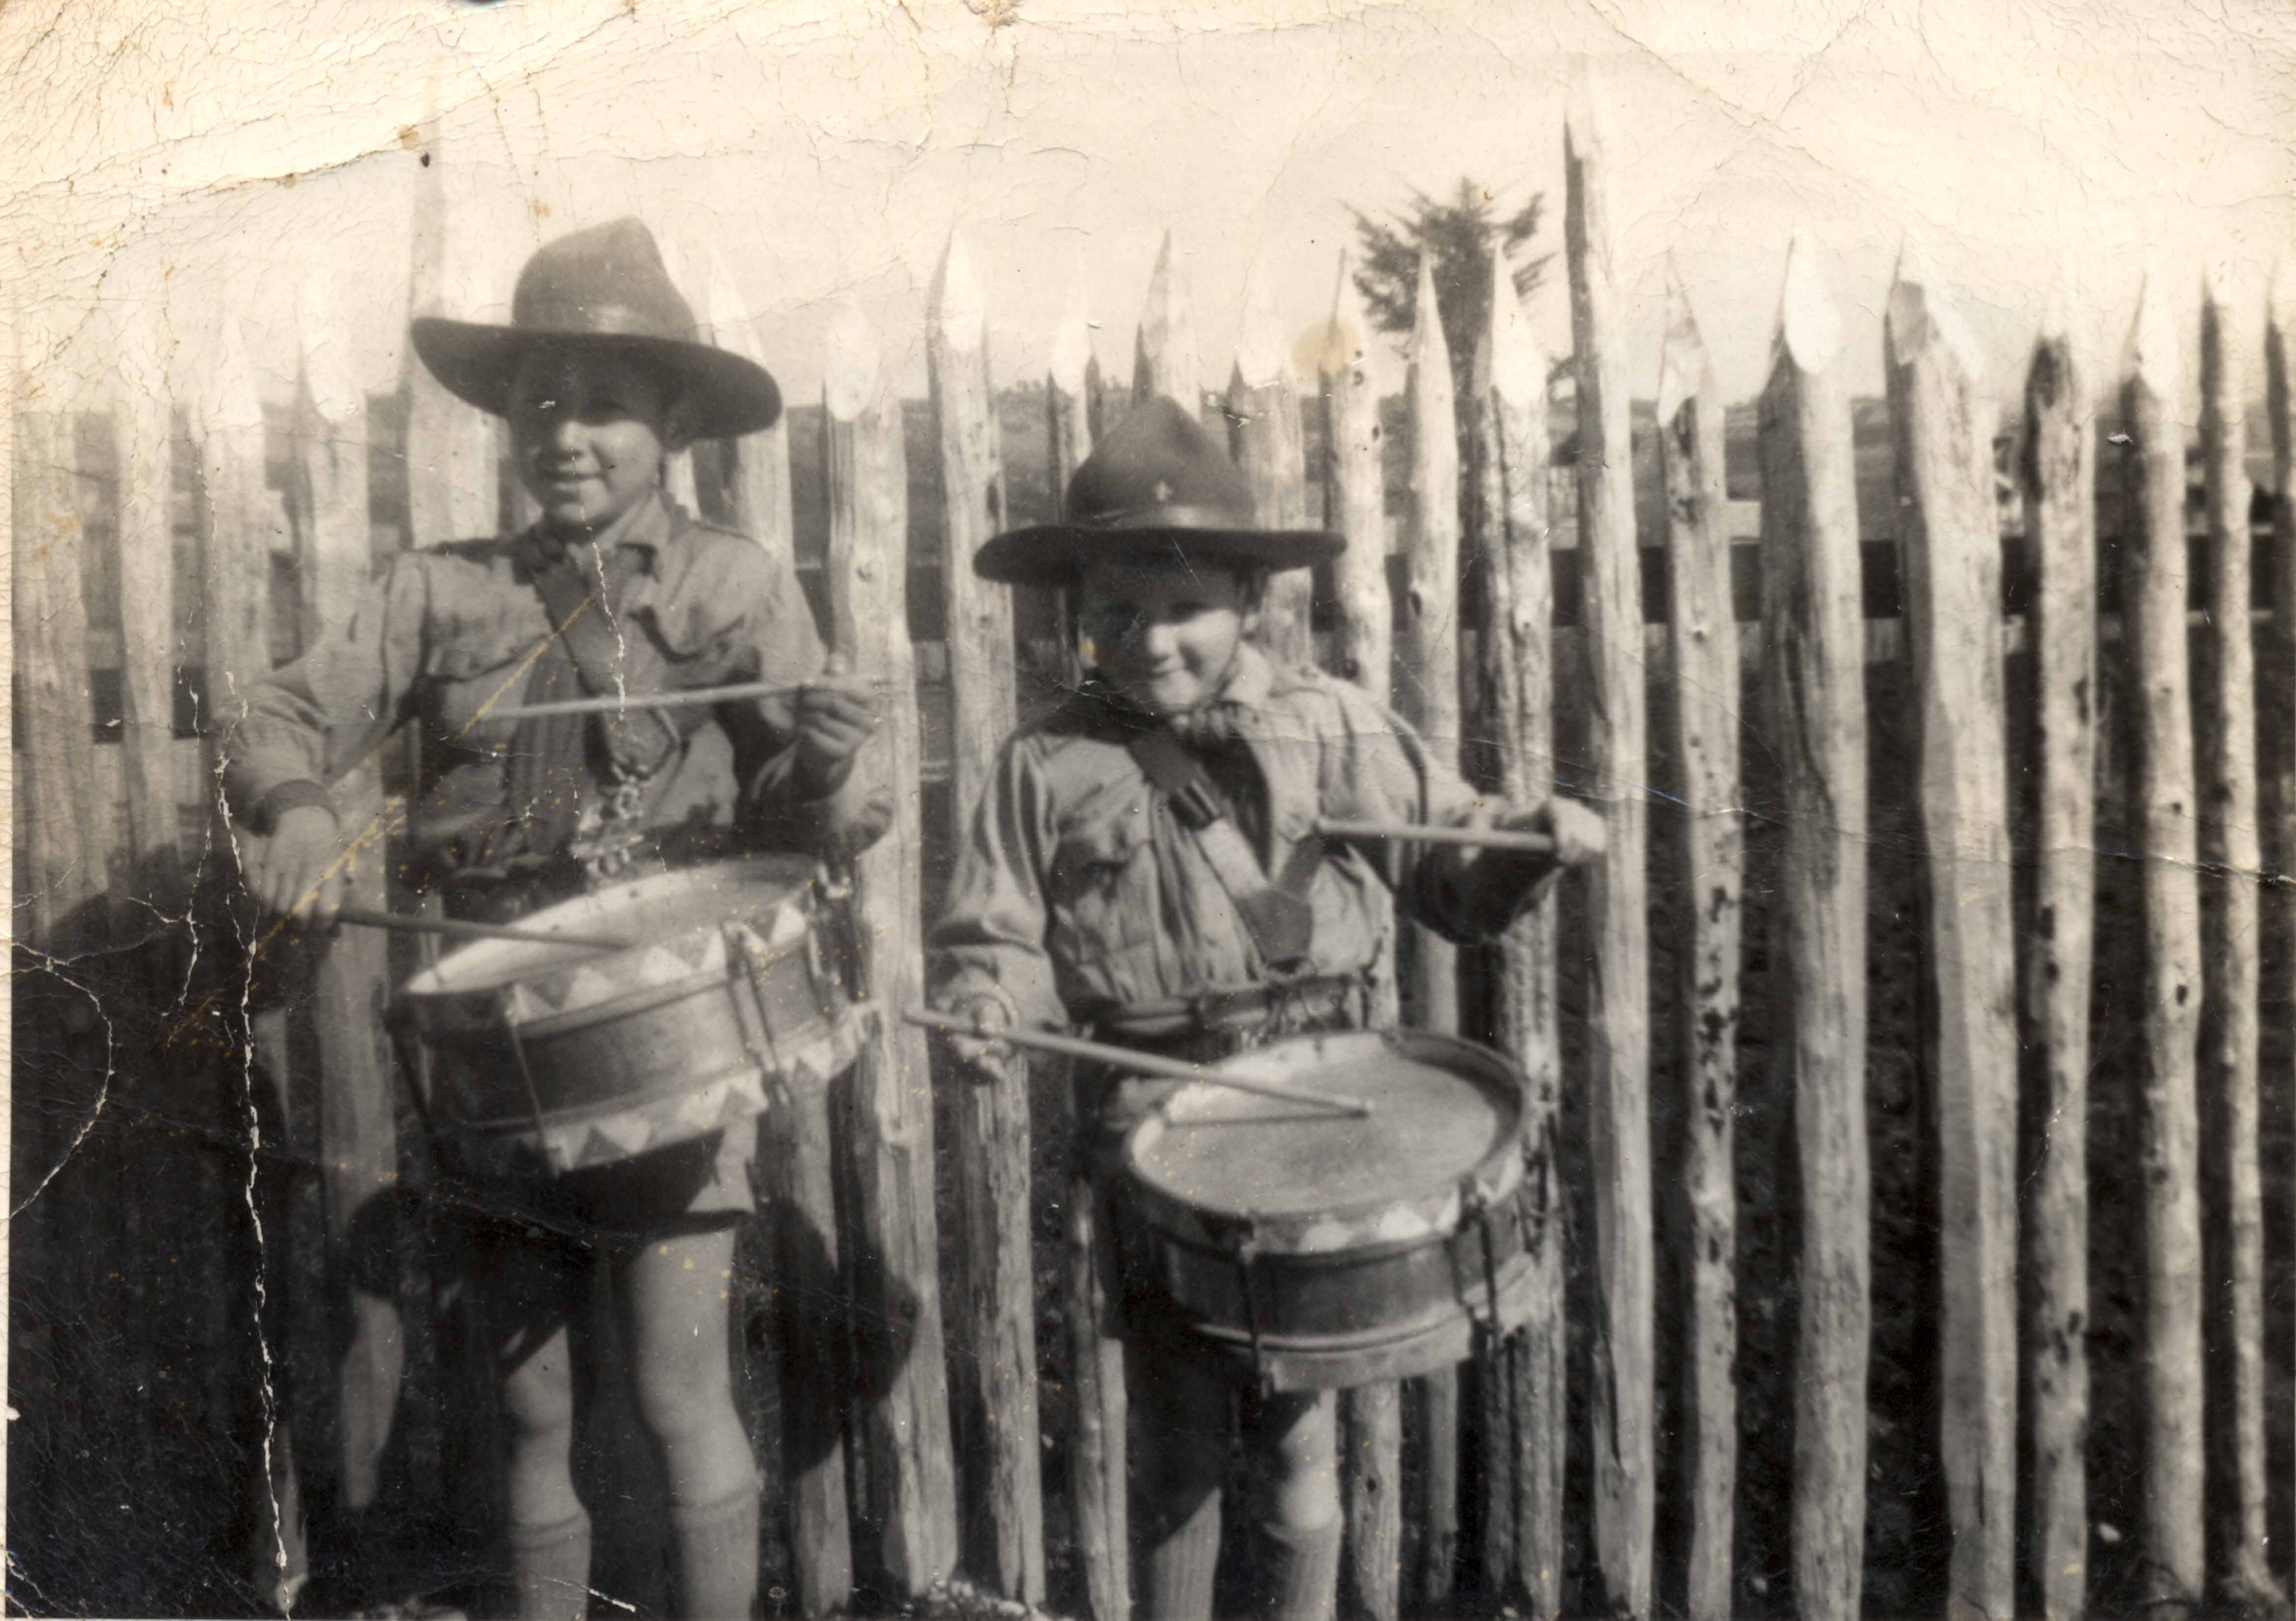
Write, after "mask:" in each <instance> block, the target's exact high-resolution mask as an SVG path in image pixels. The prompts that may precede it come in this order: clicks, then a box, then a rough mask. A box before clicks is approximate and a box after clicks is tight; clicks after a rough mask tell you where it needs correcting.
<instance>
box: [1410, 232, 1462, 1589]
mask: <svg viewBox="0 0 2296 1621" xmlns="http://www.w3.org/2000/svg"><path fill="white" fill-rule="evenodd" d="M1418 308H1419V319H1418V322H1417V324H1416V325H1415V327H1414V328H1413V331H1412V334H1411V347H1410V364H1411V369H1410V376H1409V382H1408V383H1407V384H1406V390H1405V396H1404V397H1405V400H1406V409H1407V410H1408V412H1409V416H1410V422H1411V523H1410V525H1409V527H1408V528H1407V529H1406V531H1405V538H1404V552H1403V555H1404V572H1405V579H1406V585H1405V587H1404V601H1403V628H1402V633H1401V635H1400V637H1399V638H1398V646H1397V650H1396V651H1397V658H1396V707H1397V708H1398V710H1399V711H1400V712H1401V713H1402V715H1403V717H1404V719H1405V720H1408V721H1410V722H1411V723H1412V724H1413V725H1414V726H1415V727H1416V728H1418V730H1419V735H1420V736H1421V737H1422V738H1423V740H1424V741H1425V743H1426V745H1427V748H1428V752H1429V753H1430V754H1431V756H1432V757H1434V758H1436V759H1438V760H1441V761H1445V762H1446V763H1447V764H1449V765H1450V766H1452V767H1454V768H1455V769H1456V767H1457V765H1458V763H1459V737H1460V733H1461V729H1462V728H1461V726H1460V721H1459V436H1458V426H1457V424H1458V409H1457V401H1456V399H1453V397H1452V395H1453V384H1452V381H1451V354H1450V348H1449V345H1448V344H1447V342H1446V341H1445V340H1444V336H1443V323H1442V321H1441V320H1440V319H1439V318H1438V317H1437V314H1436V305H1435V282H1434V265H1433V261H1432V260H1431V259H1428V258H1426V257H1424V256H1423V257H1422V258H1421V259H1420V261H1419V306H1418ZM1405 961H1406V965H1407V967H1406V972H1407V974H1408V975H1409V978H1408V980H1407V981H1406V1006H1407V1007H1408V1008H1410V1010H1411V1011H1410V1022H1411V1024H1413V1025H1414V1026H1415V1027H1416V1028H1419V1029H1422V1030H1434V1031H1440V1032H1444V1033H1449V1034H1454V1035H1456V1034H1457V1033H1458V1029H1459V969H1458V953H1457V951H1456V950H1455V949H1454V948H1453V947H1452V946H1451V945H1449V944H1448V943H1447V942H1444V941H1442V940H1441V939H1439V938H1438V937H1437V936H1436V935H1435V934H1432V933H1431V931H1429V930H1426V929H1415V930H1413V931H1412V934H1411V939H1410V945H1409V949H1408V950H1407V952H1406V957H1405ZM1458 1378H1459V1376H1458V1373H1457V1370H1454V1369H1445V1370H1441V1371H1439V1372H1436V1373H1431V1374H1428V1375H1426V1376H1425V1377H1424V1378H1420V1379H1418V1380H1416V1381H1415V1386H1416V1388H1415V1391H1414V1393H1413V1399H1414V1401H1415V1403H1417V1404H1418V1406H1419V1411H1420V1414H1421V1416H1422V1418H1423V1420H1424V1427H1423V1431H1422V1434H1423V1446H1424V1449H1425V1451H1424V1454H1423V1458H1422V1460H1421V1462H1420V1468H1419V1471H1418V1475H1417V1481H1418V1485H1419V1491H1418V1493H1417V1494H1416V1496H1415V1500H1414V1502H1412V1504H1411V1507H1412V1509H1413V1510H1415V1514H1416V1518H1417V1521H1418V1525H1419V1530H1420V1543H1419V1554H1420V1558H1419V1568H1418V1571H1417V1580H1416V1582H1415V1594H1416V1597H1417V1599H1418V1600H1419V1602H1420V1603H1421V1604H1423V1605H1424V1606H1427V1607H1428V1608H1430V1609H1439V1608H1441V1607H1443V1606H1444V1605H1446V1604H1447V1603H1448V1602H1449V1600H1450V1597H1451V1588H1452V1583H1453V1578H1454V1576H1455V1574H1456V1572H1455V1564H1456V1555H1457V1549H1458V1540H1459V1386H1458Z"/></svg>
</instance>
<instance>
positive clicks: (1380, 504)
mask: <svg viewBox="0 0 2296 1621" xmlns="http://www.w3.org/2000/svg"><path fill="white" fill-rule="evenodd" d="M1332 326H1333V333H1332V342H1331V344H1330V345H1329V346H1328V348H1327V350H1326V353H1325V355H1324V364H1325V369H1324V374H1323V387H1324V409H1325V412H1326V416H1325V421H1326V423H1327V424H1329V433H1330V444H1331V456H1330V472H1329V481H1328V483H1327V484H1326V486H1325V488H1324V512H1325V513H1326V514H1329V515H1328V516H1327V517H1326V519H1325V522H1326V523H1330V524H1332V525H1333V526H1334V527H1336V528H1337V529H1339V530H1340V531H1341V533H1343V534H1345V535H1346V536H1347V539H1348V546H1347V550H1345V551H1344V552H1342V553H1341V555H1340V558H1339V561H1338V562H1337V564H1334V565H1333V567H1334V572H1336V574H1337V577H1338V580H1339V588H1338V595H1339V611H1340V620H1339V633H1338V635H1337V637H1336V638H1334V655H1333V669H1334V671H1335V673H1337V674H1339V675H1341V676H1343V677H1345V678H1346V679H1349V680H1351V681H1353V682H1355V683H1356V684H1357V686H1359V687H1363V688H1364V689H1365V691H1366V692H1368V693H1370V694H1371V695H1372V696H1374V698H1377V699H1378V700H1379V701H1380V702H1382V703H1385V702H1387V700H1388V697H1389V679H1390V671H1391V669H1392V657H1391V650H1392V647H1393V642H1394V633H1395V632H1394V623H1393V619H1392V614H1393V612H1394V608H1393V605H1392V603H1391V602H1390V599H1389V596H1388V586H1387V524H1386V517H1385V501H1386V495H1385V480H1384V474H1383V473H1382V467H1381V457H1380V443H1381V440H1382V432H1381V429H1380V424H1379V391H1378V388H1377V386H1376V385H1375V383H1374V381H1373V379H1372V376H1371V372H1370V346H1371V341H1372V339H1371V322H1370V318H1369V317H1368V315H1367V314H1366V312H1365V308H1364V300H1363V294H1362V292H1361V290H1360V289H1358V288H1357V286H1356V284H1355V280H1354V278H1353V277H1352V276H1350V275H1349V272H1348V264H1347V256H1346V255H1345V254H1341V258H1340V280H1339V288H1338V292H1337V293H1336V295H1335V298H1334V302H1333V311H1332ZM1371 904H1372V907H1373V909H1374V925H1375V926H1376V927H1377V928H1378V929H1379V930H1380V931H1381V933H1382V936H1383V937H1385V938H1387V939H1389V940H1390V941H1391V940H1392V939H1393V931H1394V923H1395V914H1394V909H1393V907H1392V905H1391V904H1390V901H1389V900H1388V898H1387V896H1386V894H1385V893H1384V892H1382V893H1379V894H1376V895H1374V896H1373V897H1372V902H1371ZM1391 959H1392V953H1391V952H1389V953H1384V954H1383V955H1382V960H1391ZM1396 1017H1397V987H1396V983H1395V978H1394V975H1392V974H1391V973H1382V975H1380V976H1379V978H1378V980H1377V981H1376V982H1375V983H1374V985H1373V987H1372V1022H1373V1023H1374V1024H1375V1025H1378V1026H1379V1027H1381V1028H1387V1027H1390V1026H1391V1025H1393V1024H1394V1023H1395V1022H1396ZM1340 1413H1341V1436H1342V1441H1343V1445H1342V1448H1341V1465H1340V1475H1341V1500H1342V1502H1343V1503H1344V1505H1345V1510H1346V1517H1347V1525H1348V1551H1347V1568H1348V1573H1349V1589H1350V1591H1351V1592H1353V1594H1354V1602H1355V1603H1356V1605H1357V1607H1358V1610H1359V1612H1360V1613H1361V1614H1363V1615H1365V1616H1366V1617H1370V1621H1395V1617H1396V1614H1397V1612H1398V1609H1399V1607H1400V1604H1401V1591H1400V1580H1399V1578H1400V1566H1401V1560H1402V1550H1403V1497H1402V1493H1401V1489H1400V1487H1401V1483H1402V1478H1403V1426H1402V1419H1401V1413H1402V1407H1401V1395H1400V1392H1399V1390H1398V1387H1397V1386H1394V1385H1392V1384H1387V1385H1375V1386H1367V1387H1365V1388H1364V1389H1360V1390H1350V1391H1346V1392H1343V1393H1341V1397H1340Z"/></svg>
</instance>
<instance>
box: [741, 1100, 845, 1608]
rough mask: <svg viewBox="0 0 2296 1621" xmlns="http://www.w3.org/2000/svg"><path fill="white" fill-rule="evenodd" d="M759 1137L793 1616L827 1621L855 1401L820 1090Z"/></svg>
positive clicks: (835, 1582)
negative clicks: (793, 1574)
mask: <svg viewBox="0 0 2296 1621" xmlns="http://www.w3.org/2000/svg"><path fill="white" fill-rule="evenodd" d="M772 1101H773V1107H771V1108H769V1109H767V1111H766V1114H765V1116H764V1118H763V1120H762V1122H761V1124H762V1125H763V1127H764V1129H763V1131H761V1132H760V1133H759V1146H760V1149H761V1163H760V1169H761V1170H763V1171H764V1172H765V1173H766V1175H767V1179H768V1181H769V1185H770V1186H771V1187H772V1188H773V1189H774V1192H775V1199H774V1207H773V1214H774V1222H773V1225H774V1230H775V1231H774V1284H775V1289H774V1292H775V1297H776V1305H777V1307H778V1309H777V1310H776V1311H775V1323H774V1326H775V1338H776V1341H777V1344H776V1347H775V1348H776V1349H777V1350H778V1351H779V1352H780V1354H781V1378H782V1455H783V1471H784V1473H783V1481H782V1487H783V1491H784V1492H785V1493H787V1494H788V1498H789V1505H790V1525H791V1539H790V1543H791V1553H792V1554H793V1555H794V1556H795V1560H796V1565H797V1600H798V1610H799V1614H801V1615H806V1616H826V1615H830V1614H832V1613H834V1612H836V1611H838V1610H840V1609H844V1608H846V1606H847V1605H848V1604H849V1602H850V1601H851V1600H852V1597H853V1544H852V1539H851V1535H850V1532H849V1527H848V1526H847V1523H846V1512H847V1510H846V1470H845V1419H846V1415H847V1412H848V1411H849V1408H850V1406H851V1402H852V1385H851V1378H850V1374H851V1363H850V1360H849V1356H848V1354H847V1352H848V1348H849V1343H850V1341H849V1331H850V1329H851V1326H852V1325H851V1322H850V1321H849V1318H848V1316H847V1314H846V1312H845V1311H844V1310H843V1309H841V1303H842V1302H844V1301H845V1300H846V1299H847V1295H846V1291H845V1288H844V1287H843V1283H842V1277H843V1265H842V1262H843V1256H842V1253H841V1252H842V1246H841V1244H840V1237H839V1233H838V1224H837V1191H836V1188H835V1185H834V1181H833V1179H832V1173H831V1164H832V1152H833V1150H832V1145H831V1140H830V1139H831V1133H830V1124H829V1118H830V1098H829V1093H828V1091H827V1090H822V1089H816V1088H812V1087H799V1086H789V1085H776V1087H775V1090H774V1096H773V1099H772Z"/></svg>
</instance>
